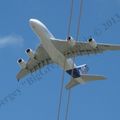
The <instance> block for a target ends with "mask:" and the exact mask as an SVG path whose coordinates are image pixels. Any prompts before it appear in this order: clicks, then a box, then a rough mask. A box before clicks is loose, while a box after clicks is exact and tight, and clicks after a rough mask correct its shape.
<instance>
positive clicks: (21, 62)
mask: <svg viewBox="0 0 120 120" xmlns="http://www.w3.org/2000/svg"><path fill="white" fill-rule="evenodd" d="M17 63H18V64H19V66H20V67H21V68H22V69H24V68H25V67H26V62H25V61H24V60H23V59H21V58H20V59H19V60H18V61H17Z"/></svg>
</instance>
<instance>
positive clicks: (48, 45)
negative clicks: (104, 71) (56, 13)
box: [16, 19, 120, 89]
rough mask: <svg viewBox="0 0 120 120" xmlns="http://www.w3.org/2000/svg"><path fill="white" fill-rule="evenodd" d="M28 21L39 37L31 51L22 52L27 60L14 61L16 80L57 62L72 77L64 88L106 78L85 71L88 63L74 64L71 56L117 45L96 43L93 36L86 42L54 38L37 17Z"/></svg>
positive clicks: (113, 48) (92, 52) (99, 50)
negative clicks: (39, 41)
mask: <svg viewBox="0 0 120 120" xmlns="http://www.w3.org/2000/svg"><path fill="white" fill-rule="evenodd" d="M29 24H30V26H31V28H32V30H33V31H34V32H35V34H36V35H37V36H38V38H39V39H40V40H41V44H40V45H39V46H38V47H37V49H36V51H35V52H34V51H33V50H32V49H30V48H28V49H27V50H26V51H25V52H26V54H27V55H28V56H29V60H28V61H27V62H25V61H24V60H23V59H21V58H20V59H19V60H18V61H17V62H18V64H19V66H20V67H21V70H20V71H19V73H18V74H17V76H16V78H17V80H18V81H19V80H20V79H22V78H23V77H25V76H26V75H28V74H29V73H33V72H35V71H37V70H38V69H41V68H42V67H44V66H45V65H49V64H58V65H59V66H61V67H62V68H63V69H64V71H66V72H67V73H68V74H69V75H70V76H71V78H72V79H71V80H70V82H69V83H68V84H67V85H66V89H71V88H73V87H74V86H76V85H78V84H81V83H86V82H89V81H95V80H104V79H106V77H104V76H101V75H91V74H88V70H89V68H88V65H86V64H84V65H80V66H77V65H76V64H75V63H74V61H73V59H72V57H74V56H82V55H90V54H98V53H102V52H104V51H108V50H120V45H112V44H104V43H97V42H96V41H95V39H93V38H89V39H88V40H87V42H81V41H76V40H74V39H73V38H72V37H71V36H69V37H68V38H67V39H66V40H62V39H56V38H55V37H54V36H53V34H52V33H51V32H50V31H49V30H48V28H47V27H46V26H45V25H44V24H43V23H42V22H41V21H39V20H37V19H30V20H29Z"/></svg>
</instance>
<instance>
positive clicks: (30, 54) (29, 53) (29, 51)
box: [25, 48, 34, 59]
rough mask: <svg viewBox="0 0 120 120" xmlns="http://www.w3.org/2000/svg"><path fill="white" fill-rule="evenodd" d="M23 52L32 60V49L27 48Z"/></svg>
mask: <svg viewBox="0 0 120 120" xmlns="http://www.w3.org/2000/svg"><path fill="white" fill-rule="evenodd" d="M25 52H26V54H27V55H28V56H29V57H30V58H31V59H33V58H34V52H33V51H32V49H30V48H28V49H27V50H26V51H25Z"/></svg>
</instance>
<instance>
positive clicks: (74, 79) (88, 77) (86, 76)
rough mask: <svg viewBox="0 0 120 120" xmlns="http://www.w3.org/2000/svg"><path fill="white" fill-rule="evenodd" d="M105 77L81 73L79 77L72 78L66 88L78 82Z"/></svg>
mask: <svg viewBox="0 0 120 120" xmlns="http://www.w3.org/2000/svg"><path fill="white" fill-rule="evenodd" d="M105 79H106V78H105V77H104V76H100V75H81V77H79V78H73V79H72V80H71V81H70V82H69V83H68V84H67V85H66V89H70V88H72V87H74V86H76V85H78V84H81V83H86V82H89V81H94V80H105Z"/></svg>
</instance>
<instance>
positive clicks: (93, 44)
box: [88, 38, 97, 48]
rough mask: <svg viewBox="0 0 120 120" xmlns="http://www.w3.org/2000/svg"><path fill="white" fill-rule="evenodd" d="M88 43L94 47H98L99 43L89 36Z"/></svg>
mask: <svg viewBox="0 0 120 120" xmlns="http://www.w3.org/2000/svg"><path fill="white" fill-rule="evenodd" d="M88 43H89V45H90V46H91V47H92V48H96V47H97V43H96V41H95V40H94V39H93V38H89V39H88Z"/></svg>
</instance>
